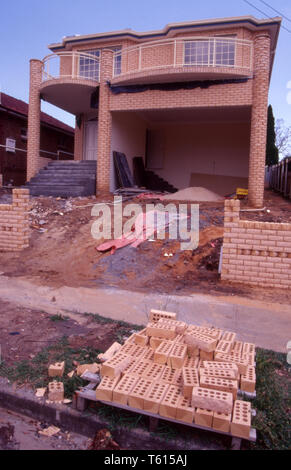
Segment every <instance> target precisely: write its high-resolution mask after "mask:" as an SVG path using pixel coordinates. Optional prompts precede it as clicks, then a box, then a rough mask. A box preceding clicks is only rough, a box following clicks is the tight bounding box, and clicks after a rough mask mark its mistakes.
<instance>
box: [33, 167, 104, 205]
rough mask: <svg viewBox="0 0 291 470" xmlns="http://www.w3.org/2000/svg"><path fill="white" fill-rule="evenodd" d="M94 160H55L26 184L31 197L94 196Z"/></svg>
mask: <svg viewBox="0 0 291 470" xmlns="http://www.w3.org/2000/svg"><path fill="white" fill-rule="evenodd" d="M96 167H97V163H96V161H95V160H84V161H80V162H79V161H73V160H55V161H52V162H50V163H49V164H48V165H47V166H46V167H45V168H42V169H41V170H40V171H39V172H38V174H37V175H36V176H34V177H33V178H31V180H30V181H29V182H28V183H26V185H25V186H26V187H27V188H28V189H29V191H30V194H31V195H32V196H56V197H57V196H60V197H78V196H90V195H93V194H96Z"/></svg>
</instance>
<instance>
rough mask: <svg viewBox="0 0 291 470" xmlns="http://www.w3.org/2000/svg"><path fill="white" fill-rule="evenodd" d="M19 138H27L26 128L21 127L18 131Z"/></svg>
mask: <svg viewBox="0 0 291 470" xmlns="http://www.w3.org/2000/svg"><path fill="white" fill-rule="evenodd" d="M20 137H21V140H27V129H25V128H23V129H21V131H20Z"/></svg>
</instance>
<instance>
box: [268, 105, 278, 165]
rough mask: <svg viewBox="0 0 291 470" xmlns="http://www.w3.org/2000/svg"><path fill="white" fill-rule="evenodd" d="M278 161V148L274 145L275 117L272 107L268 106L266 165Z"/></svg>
mask: <svg viewBox="0 0 291 470" xmlns="http://www.w3.org/2000/svg"><path fill="white" fill-rule="evenodd" d="M278 161H279V150H278V148H277V146H276V132H275V119H274V114H273V108H272V106H271V105H269V106H268V124H267V145H266V165H268V166H269V165H275V164H276V163H278Z"/></svg>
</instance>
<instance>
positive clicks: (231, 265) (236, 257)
mask: <svg viewBox="0 0 291 470" xmlns="http://www.w3.org/2000/svg"><path fill="white" fill-rule="evenodd" d="M239 211H240V201H239V200H226V201H225V209H224V237H223V257H222V270H221V279H222V280H227V281H233V282H243V283H246V284H254V285H257V286H260V287H281V288H289V289H290V287H291V224H284V223H270V222H253V221H249V220H240V217H239Z"/></svg>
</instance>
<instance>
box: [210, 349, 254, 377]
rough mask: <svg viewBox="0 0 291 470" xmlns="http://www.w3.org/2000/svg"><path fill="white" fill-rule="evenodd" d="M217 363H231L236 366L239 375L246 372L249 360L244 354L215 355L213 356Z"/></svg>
mask: <svg viewBox="0 0 291 470" xmlns="http://www.w3.org/2000/svg"><path fill="white" fill-rule="evenodd" d="M215 361H217V362H232V363H234V364H236V365H237V367H238V371H239V373H240V374H244V373H245V372H246V370H247V366H248V363H249V358H248V357H247V355H246V354H243V355H241V354H237V353H234V352H231V353H230V354H222V353H217V354H216V356H215Z"/></svg>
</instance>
